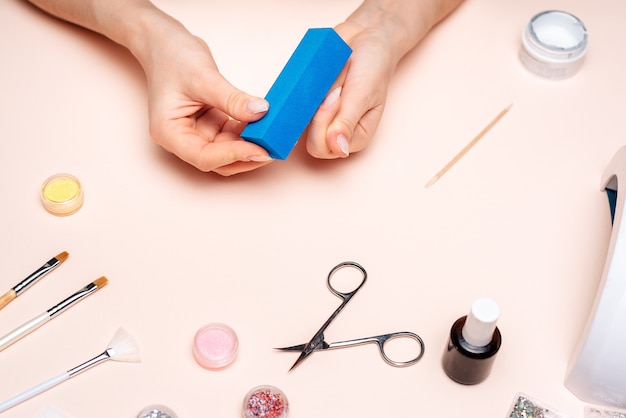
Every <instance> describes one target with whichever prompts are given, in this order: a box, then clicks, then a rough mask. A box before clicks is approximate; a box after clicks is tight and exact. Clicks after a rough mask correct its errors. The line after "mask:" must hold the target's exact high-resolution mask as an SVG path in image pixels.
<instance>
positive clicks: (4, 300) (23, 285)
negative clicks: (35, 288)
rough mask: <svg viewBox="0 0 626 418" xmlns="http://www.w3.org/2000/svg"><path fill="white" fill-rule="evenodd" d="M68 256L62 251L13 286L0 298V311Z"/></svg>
mask: <svg viewBox="0 0 626 418" xmlns="http://www.w3.org/2000/svg"><path fill="white" fill-rule="evenodd" d="M68 255H69V254H68V253H67V251H63V252H62V253H60V254H59V255H57V256H56V257H52V258H51V259H50V260H48V262H47V263H46V264H44V265H43V266H41V267H39V268H38V269H37V270H36V271H35V272H33V273H31V274H30V275H29V276H28V277H27V278H25V279H24V280H22V281H21V282H19V283H18V284H16V285H15V286H13V288H11V289H9V291H8V292H6V293H5V294H4V295H2V296H0V309H2V308H4V307H5V306H7V305H8V304H9V302H11V301H12V300H13V299H15V298H16V297H18V296H19V295H20V293H22V292H23V291H24V290H26V289H28V288H29V287H30V286H32V285H34V284H35V283H36V282H37V281H38V280H39V279H41V278H42V277H43V276H45V275H46V274H47V273H50V272H51V271H52V270H54V268H55V267H57V266H58V265H59V264H61V263H62V262H64V261H65V259H66V258H67V256H68Z"/></svg>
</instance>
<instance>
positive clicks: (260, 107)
mask: <svg viewBox="0 0 626 418" xmlns="http://www.w3.org/2000/svg"><path fill="white" fill-rule="evenodd" d="M269 108H270V104H269V103H268V102H267V101H266V100H263V99H251V100H248V103H246V110H247V111H248V112H250V113H263V112H267V110H268V109H269Z"/></svg>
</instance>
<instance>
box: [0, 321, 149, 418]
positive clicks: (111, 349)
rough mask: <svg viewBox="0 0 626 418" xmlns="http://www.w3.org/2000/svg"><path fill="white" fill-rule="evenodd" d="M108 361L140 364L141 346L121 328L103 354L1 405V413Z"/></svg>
mask: <svg viewBox="0 0 626 418" xmlns="http://www.w3.org/2000/svg"><path fill="white" fill-rule="evenodd" d="M106 360H115V361H123V362H128V363H139V362H140V361H141V356H140V353H139V346H138V345H137V343H136V342H135V340H134V339H133V338H132V337H131V336H130V335H129V334H128V333H127V332H126V331H124V329H122V328H120V329H118V330H117V332H116V333H115V335H114V336H113V339H112V340H111V342H110V343H109V345H108V346H107V348H106V350H104V351H103V352H102V353H101V354H99V355H97V356H96V357H94V358H92V359H91V360H87V361H86V362H84V363H82V364H80V365H78V366H76V367H74V368H73V369H70V370H68V371H66V372H63V373H61V374H60V375H58V376H55V377H53V378H51V379H48V380H46V381H45V382H42V383H40V384H38V385H37V386H35V387H32V388H30V389H28V390H27V391H24V392H22V393H20V394H19V395H17V396H14V397H12V398H11V399H9V400H6V401H4V402H2V403H0V412H4V411H6V410H7V409H9V408H12V407H13V406H15V405H17V404H19V403H21V402H24V401H26V400H28V399H30V398H32V397H34V396H36V395H39V394H40V393H42V392H45V391H46V390H48V389H50V388H52V387H54V386H56V385H58V384H59V383H62V382H65V381H66V380H68V379H69V378H70V377H74V376H76V375H77V374H79V373H80V372H83V371H85V370H87V369H89V368H91V367H93V366H95V365H97V364H100V363H102V362H104V361H106Z"/></svg>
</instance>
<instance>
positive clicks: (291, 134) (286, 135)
mask: <svg viewBox="0 0 626 418" xmlns="http://www.w3.org/2000/svg"><path fill="white" fill-rule="evenodd" d="M351 53H352V49H351V48H350V47H349V46H348V44H346V43H345V42H344V41H343V39H341V37H339V35H337V32H335V31H334V30H333V29H331V28H314V29H309V30H308V31H307V32H306V33H305V35H304V37H303V38H302V40H301V41H300V44H298V47H297V48H296V50H295V51H294V52H293V54H292V55H291V58H289V61H287V64H286V65H285V67H284V68H283V70H282V71H281V73H280V74H279V75H278V78H277V79H276V81H275V82H274V84H273V85H272V87H271V88H270V90H269V92H268V93H267V95H266V96H265V100H267V101H268V102H269V104H270V108H269V110H268V112H267V113H266V114H265V116H264V117H263V118H262V119H260V120H258V121H256V122H251V123H249V124H248V125H247V126H246V127H245V128H244V130H243V132H242V133H241V136H242V138H244V139H246V140H247V141H250V142H254V143H255V144H257V145H260V146H261V147H263V148H265V149H266V150H267V152H268V153H269V155H270V157H272V158H274V159H279V160H284V159H286V158H287V156H288V155H289V153H290V152H291V150H292V149H293V147H294V146H295V145H296V142H298V138H300V136H301V135H302V132H304V129H305V128H306V126H307V125H308V124H309V122H310V121H311V118H313V115H314V114H315V112H316V111H317V108H318V107H319V106H320V104H321V103H322V101H323V100H324V98H325V97H326V95H327V94H328V90H329V89H330V87H331V86H332V85H333V83H334V82H335V80H336V79H337V76H338V75H339V73H340V72H341V70H342V69H343V67H344V65H345V64H346V62H347V61H348V58H349V57H350V54H351Z"/></svg>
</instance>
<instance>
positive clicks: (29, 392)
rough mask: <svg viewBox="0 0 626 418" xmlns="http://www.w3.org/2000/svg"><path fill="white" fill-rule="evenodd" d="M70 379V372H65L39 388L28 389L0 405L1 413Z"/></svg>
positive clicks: (43, 383) (39, 385)
mask: <svg viewBox="0 0 626 418" xmlns="http://www.w3.org/2000/svg"><path fill="white" fill-rule="evenodd" d="M69 378H70V374H69V373H68V372H63V373H61V374H60V375H58V376H55V377H53V378H51V379H48V380H46V381H45V382H42V383H40V384H38V385H37V386H35V387H32V388H30V389H28V390H27V391H24V392H22V393H20V394H19V395H17V396H14V397H12V398H11V399H8V400H6V401H4V402H2V403H0V412H4V411H6V410H7V409H9V408H12V407H14V406H15V405H17V404H18V403H21V402H24V401H26V400H28V399H30V398H32V397H33V396H36V395H39V394H40V393H42V392H45V391H46V390H48V389H50V388H51V387H54V386H56V385H58V384H59V383H62V382H65V381H66V380H67V379H69Z"/></svg>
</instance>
